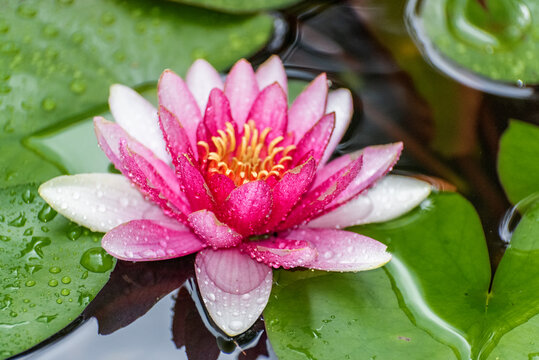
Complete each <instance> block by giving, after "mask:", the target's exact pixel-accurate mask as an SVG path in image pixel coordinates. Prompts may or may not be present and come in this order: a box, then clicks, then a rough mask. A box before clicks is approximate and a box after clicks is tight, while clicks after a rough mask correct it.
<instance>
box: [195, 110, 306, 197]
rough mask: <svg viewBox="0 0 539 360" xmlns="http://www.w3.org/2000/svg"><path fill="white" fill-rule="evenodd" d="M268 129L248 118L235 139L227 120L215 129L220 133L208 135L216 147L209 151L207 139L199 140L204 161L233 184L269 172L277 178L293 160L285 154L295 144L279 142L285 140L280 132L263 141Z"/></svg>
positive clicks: (209, 171) (210, 171)
mask: <svg viewBox="0 0 539 360" xmlns="http://www.w3.org/2000/svg"><path fill="white" fill-rule="evenodd" d="M270 131H271V128H269V127H267V128H265V129H264V130H263V131H262V132H260V133H259V131H258V129H257V128H256V125H255V122H254V121H253V120H249V121H247V123H246V124H245V125H243V135H242V137H241V140H240V141H239V142H238V141H236V134H235V131H234V127H233V126H232V124H231V123H229V122H227V123H226V129H225V130H218V131H217V132H218V133H219V136H212V138H211V140H212V142H213V145H214V147H215V151H210V146H209V144H208V143H207V142H205V141H199V142H198V145H199V146H201V147H203V148H204V149H205V150H206V155H205V156H204V157H203V159H204V160H205V161H206V163H207V169H208V173H209V174H213V173H219V174H223V175H226V176H228V177H229V178H230V179H232V180H233V181H234V184H236V186H239V185H242V184H245V183H248V182H249V181H254V180H266V179H267V178H269V177H270V176H275V177H276V178H277V179H280V178H281V177H282V176H283V174H284V173H285V172H286V170H288V167H289V165H290V161H291V160H292V157H291V156H289V155H288V154H289V153H290V152H291V151H292V150H294V149H295V148H296V146H294V145H288V146H286V147H283V146H278V145H279V143H281V142H282V141H283V140H284V138H283V137H282V136H278V137H276V138H275V139H273V140H272V141H270V142H269V143H268V144H266V138H267V136H268V134H269V132H270Z"/></svg>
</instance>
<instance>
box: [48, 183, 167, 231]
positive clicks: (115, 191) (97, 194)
mask: <svg viewBox="0 0 539 360" xmlns="http://www.w3.org/2000/svg"><path fill="white" fill-rule="evenodd" d="M39 195H40V196H41V197H42V198H43V199H45V201H46V202H47V203H48V204H49V205H50V206H51V207H52V208H53V209H54V210H56V211H58V212H59V213H60V214H62V215H63V216H65V217H66V218H68V219H69V220H71V221H73V222H75V223H77V224H79V225H82V226H84V227H87V228H89V229H90V230H92V231H99V232H107V231H109V230H111V229H112V228H114V227H116V226H118V225H120V224H122V223H124V222H127V221H131V220H135V219H166V218H167V216H165V215H164V214H163V212H162V211H161V209H160V208H159V207H157V206H156V205H155V204H153V203H152V202H150V201H147V200H146V199H144V197H143V196H142V194H141V193H140V192H139V191H138V190H137V189H136V188H135V187H134V186H133V185H132V184H131V183H130V182H129V180H127V178H125V177H124V176H123V175H118V174H97V173H95V174H77V175H66V176H59V177H56V178H54V179H51V180H49V181H47V182H45V183H43V184H41V186H40V187H39Z"/></svg>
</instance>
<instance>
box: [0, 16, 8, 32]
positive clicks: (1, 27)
mask: <svg viewBox="0 0 539 360" xmlns="http://www.w3.org/2000/svg"><path fill="white" fill-rule="evenodd" d="M8 31H9V25H8V24H7V23H6V21H5V20H4V19H0V34H5V33H7V32H8Z"/></svg>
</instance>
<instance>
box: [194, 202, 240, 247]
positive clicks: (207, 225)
mask: <svg viewBox="0 0 539 360" xmlns="http://www.w3.org/2000/svg"><path fill="white" fill-rule="evenodd" d="M188 219H189V225H191V227H192V228H193V230H194V232H195V233H196V234H197V235H198V236H200V237H201V238H202V239H203V240H204V241H205V242H206V244H208V245H209V246H212V247H214V248H228V247H232V246H236V245H238V244H239V243H240V242H241V240H242V239H243V236H241V235H240V234H238V233H237V232H235V231H234V230H232V229H231V228H229V227H228V225H226V224H223V223H222V222H220V221H219V220H218V219H217V217H216V216H215V214H214V213H213V212H211V211H208V210H200V211H195V212H193V213H191V214H189V217H188Z"/></svg>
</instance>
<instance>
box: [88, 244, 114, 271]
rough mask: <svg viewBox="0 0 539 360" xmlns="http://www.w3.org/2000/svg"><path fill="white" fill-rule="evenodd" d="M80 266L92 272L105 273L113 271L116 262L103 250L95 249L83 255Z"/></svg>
mask: <svg viewBox="0 0 539 360" xmlns="http://www.w3.org/2000/svg"><path fill="white" fill-rule="evenodd" d="M80 264H81V265H82V266H84V267H85V268H86V269H88V270H90V271H92V272H96V273H103V272H106V271H108V270H110V269H112V266H113V265H114V262H113V259H112V256H110V255H109V254H107V252H106V251H105V250H104V249H103V248H100V247H95V248H91V249H88V250H86V252H84V254H82V257H81V259H80Z"/></svg>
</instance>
